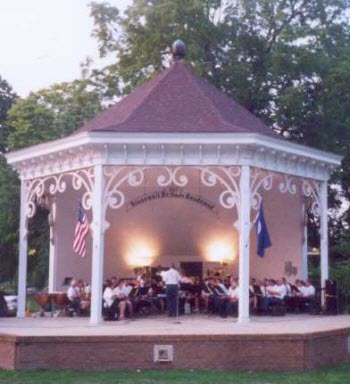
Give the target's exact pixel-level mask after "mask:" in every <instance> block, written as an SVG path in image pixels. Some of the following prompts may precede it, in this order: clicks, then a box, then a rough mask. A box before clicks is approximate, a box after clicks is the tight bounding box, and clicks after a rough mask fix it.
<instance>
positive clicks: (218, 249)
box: [207, 241, 234, 263]
mask: <svg viewBox="0 0 350 384" xmlns="http://www.w3.org/2000/svg"><path fill="white" fill-rule="evenodd" d="M207 259H208V260H209V261H213V262H219V263H224V262H230V261H232V260H233V259H234V249H233V245H232V244H230V243H229V242H222V241H216V242H214V243H211V244H209V246H208V248H207Z"/></svg>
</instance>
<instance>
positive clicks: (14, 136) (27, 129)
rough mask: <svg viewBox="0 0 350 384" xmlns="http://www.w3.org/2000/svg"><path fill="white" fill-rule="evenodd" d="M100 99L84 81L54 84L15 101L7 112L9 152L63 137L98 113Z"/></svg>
mask: <svg viewBox="0 0 350 384" xmlns="http://www.w3.org/2000/svg"><path fill="white" fill-rule="evenodd" d="M101 108H102V107H101V103H100V97H99V95H98V93H96V92H95V91H94V90H92V89H91V86H90V83H89V82H88V81H86V80H76V81H73V82H72V83H62V84H55V85H53V86H51V87H50V88H48V89H42V90H40V91H38V92H32V93H31V94H30V95H29V96H28V97H27V98H26V99H19V100H17V102H16V103H15V104H14V105H13V107H12V108H11V109H10V111H9V112H8V119H7V124H8V125H9V126H10V127H11V132H10V133H9V136H8V146H9V148H10V149H19V148H23V147H28V146H31V145H35V144H39V143H41V142H44V141H49V140H53V139H58V138H62V137H65V136H67V135H68V134H70V133H72V132H73V131H74V130H76V129H77V128H79V127H80V126H82V125H83V124H84V123H85V122H87V121H89V120H90V119H92V118H93V117H94V116H96V115H97V114H98V113H99V112H100V111H101Z"/></svg>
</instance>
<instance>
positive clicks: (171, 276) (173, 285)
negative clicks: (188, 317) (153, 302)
mask: <svg viewBox="0 0 350 384" xmlns="http://www.w3.org/2000/svg"><path fill="white" fill-rule="evenodd" d="M160 276H161V277H162V279H163V281H164V284H165V293H166V299H167V306H168V315H169V316H170V317H172V316H177V315H178V295H179V283H180V280H181V276H180V274H179V272H178V271H177V270H176V269H175V266H174V265H173V264H172V265H171V267H170V268H169V269H168V270H167V271H162V272H160Z"/></svg>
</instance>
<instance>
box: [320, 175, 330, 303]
mask: <svg viewBox="0 0 350 384" xmlns="http://www.w3.org/2000/svg"><path fill="white" fill-rule="evenodd" d="M327 185H328V183H327V181H323V182H322V183H321V188H320V205H321V217H320V237H321V246H320V248H321V249H320V251H321V263H320V266H321V287H322V288H324V287H325V282H326V280H327V279H328V191H327ZM322 292H323V294H322V296H321V297H322V305H324V304H325V295H324V291H322Z"/></svg>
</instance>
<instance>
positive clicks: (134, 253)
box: [126, 243, 155, 267]
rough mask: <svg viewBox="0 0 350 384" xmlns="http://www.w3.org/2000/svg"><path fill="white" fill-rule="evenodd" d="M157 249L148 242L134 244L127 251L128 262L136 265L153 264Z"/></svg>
mask: <svg viewBox="0 0 350 384" xmlns="http://www.w3.org/2000/svg"><path fill="white" fill-rule="evenodd" d="M154 256H155V251H154V249H152V247H150V246H149V245H148V244H146V243H138V244H133V245H132V246H131V248H130V250H129V252H127V254H126V257H127V262H128V264H129V265H131V266H134V267H144V266H149V265H150V264H152V261H153V258H154Z"/></svg>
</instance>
